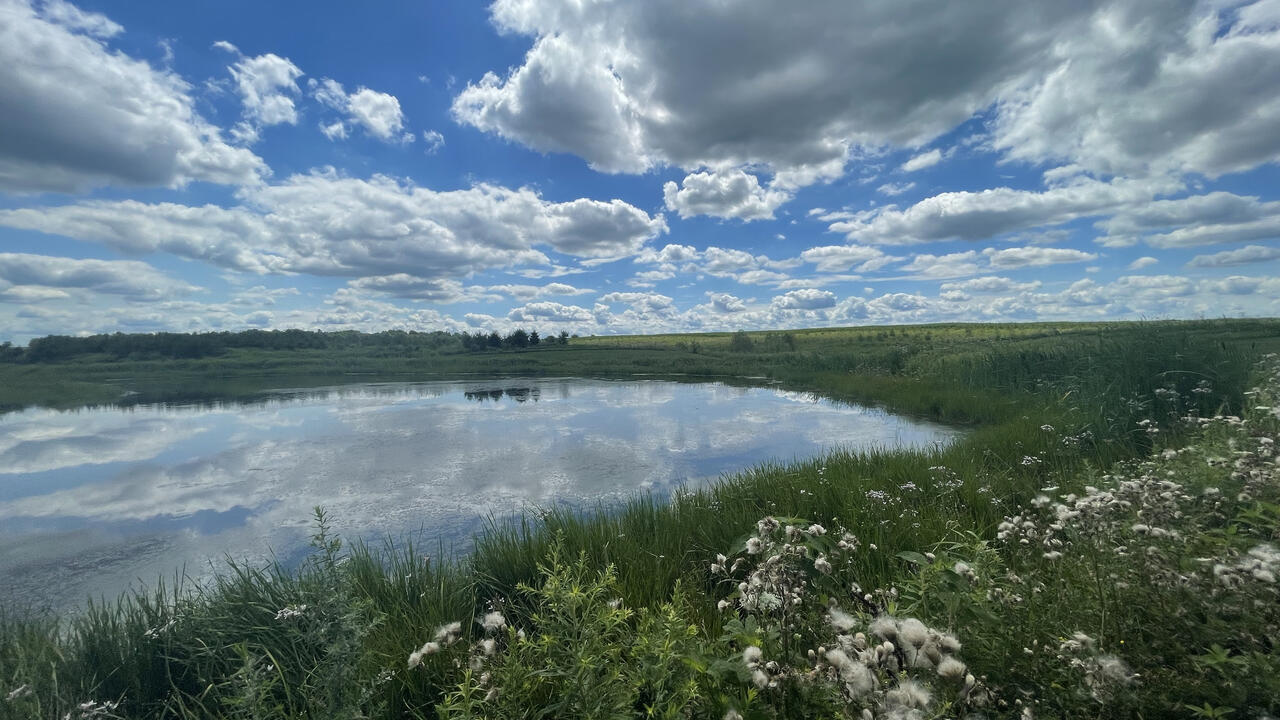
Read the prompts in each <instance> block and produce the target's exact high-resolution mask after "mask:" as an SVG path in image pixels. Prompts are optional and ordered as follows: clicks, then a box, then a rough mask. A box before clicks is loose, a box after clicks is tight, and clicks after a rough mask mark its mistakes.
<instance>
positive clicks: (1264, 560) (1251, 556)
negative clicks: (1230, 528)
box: [1213, 543, 1280, 588]
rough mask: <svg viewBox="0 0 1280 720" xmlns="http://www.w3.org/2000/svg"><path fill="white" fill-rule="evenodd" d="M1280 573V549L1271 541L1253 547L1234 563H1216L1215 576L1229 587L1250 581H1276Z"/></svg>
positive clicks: (1236, 586)
mask: <svg viewBox="0 0 1280 720" xmlns="http://www.w3.org/2000/svg"><path fill="white" fill-rule="evenodd" d="M1277 573H1280V550H1277V549H1276V547H1275V546H1274V545H1272V544H1271V543H1262V544H1260V545H1255V546H1254V547H1252V548H1251V549H1250V550H1249V552H1248V553H1246V554H1245V556H1244V557H1242V558H1240V559H1239V560H1237V561H1236V562H1234V563H1230V564H1228V563H1215V564H1214V566H1213V577H1214V578H1215V579H1216V580H1217V581H1218V582H1219V583H1221V584H1222V585H1224V586H1225V587H1228V588H1239V587H1241V586H1243V585H1244V584H1245V583H1248V582H1250V581H1253V582H1262V583H1269V584H1270V583H1275V581H1276V575H1277Z"/></svg>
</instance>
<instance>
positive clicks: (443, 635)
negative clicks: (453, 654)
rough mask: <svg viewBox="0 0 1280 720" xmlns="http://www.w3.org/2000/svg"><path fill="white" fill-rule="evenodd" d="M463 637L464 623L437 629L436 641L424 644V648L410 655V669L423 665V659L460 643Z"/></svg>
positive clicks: (454, 623) (448, 624) (447, 624)
mask: <svg viewBox="0 0 1280 720" xmlns="http://www.w3.org/2000/svg"><path fill="white" fill-rule="evenodd" d="M461 636H462V623H460V622H451V623H446V624H444V625H441V626H440V627H438V628H436V635H435V639H434V640H431V641H429V642H427V643H424V644H423V646H422V647H420V648H418V649H417V650H414V651H413V652H412V653H409V668H410V669H413V668H416V667H418V666H419V665H421V664H422V658H424V657H426V656H428V655H435V654H436V653H438V652H440V651H441V650H442V649H444V648H446V647H449V646H450V645H452V644H454V643H455V642H457V641H458V638H460V637H461Z"/></svg>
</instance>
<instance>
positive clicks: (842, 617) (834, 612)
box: [827, 608, 857, 633]
mask: <svg viewBox="0 0 1280 720" xmlns="http://www.w3.org/2000/svg"><path fill="white" fill-rule="evenodd" d="M827 619H828V620H830V622H831V627H833V628H835V630H836V632H839V633H847V632H849V631H850V630H852V629H853V626H854V623H855V622H857V621H856V620H854V619H853V616H852V615H849V614H848V613H846V612H843V611H841V610H840V608H831V609H830V610H828V611H827Z"/></svg>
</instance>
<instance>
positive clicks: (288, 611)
mask: <svg viewBox="0 0 1280 720" xmlns="http://www.w3.org/2000/svg"><path fill="white" fill-rule="evenodd" d="M306 611H307V606H306V605H286V606H285V607H283V608H281V609H280V610H279V611H277V612H276V620H278V621H280V622H284V621H286V620H296V619H297V618H300V617H302V615H303V613H305V612H306Z"/></svg>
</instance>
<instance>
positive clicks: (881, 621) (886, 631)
mask: <svg viewBox="0 0 1280 720" xmlns="http://www.w3.org/2000/svg"><path fill="white" fill-rule="evenodd" d="M868 629H869V630H871V633H872V634H873V635H877V636H879V637H880V638H882V639H884V640H896V639H897V637H898V621H897V620H894V619H893V617H892V616H890V615H881V616H879V617H877V618H876V619H875V620H872V621H871V627H870V628H868Z"/></svg>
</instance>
